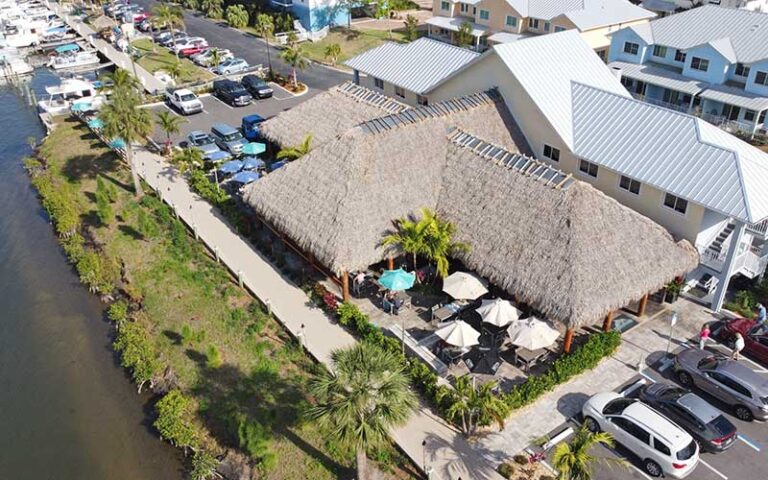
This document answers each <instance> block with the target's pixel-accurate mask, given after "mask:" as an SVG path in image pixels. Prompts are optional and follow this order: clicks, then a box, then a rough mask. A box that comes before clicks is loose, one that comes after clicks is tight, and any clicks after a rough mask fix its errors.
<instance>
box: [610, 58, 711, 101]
mask: <svg viewBox="0 0 768 480" xmlns="http://www.w3.org/2000/svg"><path fill="white" fill-rule="evenodd" d="M608 66H609V67H611V68H616V69H621V74H622V75H623V76H625V77H629V78H632V79H634V80H640V81H641V82H645V83H650V84H652V85H658V86H660V87H665V88H671V89H672V90H677V91H680V92H683V93H687V94H689V95H696V94H697V93H699V92H700V91H702V90H704V89H705V88H706V86H707V83H706V82H700V81H698V80H694V79H692V78H690V77H686V76H685V75H683V74H682V73H679V70H680V69H675V68H674V67H668V66H666V65H659V64H655V63H652V62H646V63H644V64H637V63H629V62H619V61H616V62H611V63H610V64H608Z"/></svg>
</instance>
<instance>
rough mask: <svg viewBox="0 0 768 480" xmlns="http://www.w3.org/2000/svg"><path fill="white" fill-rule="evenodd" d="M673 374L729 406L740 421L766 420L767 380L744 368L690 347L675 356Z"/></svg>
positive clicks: (681, 380) (767, 409) (732, 361)
mask: <svg viewBox="0 0 768 480" xmlns="http://www.w3.org/2000/svg"><path fill="white" fill-rule="evenodd" d="M675 372H676V374H677V378H678V380H680V383H682V384H683V385H685V386H686V387H693V386H696V387H698V388H700V389H701V390H703V391H705V392H707V393H709V394H711V395H712V396H713V397H715V398H717V399H719V400H722V401H723V402H725V403H727V404H728V405H731V406H732V407H733V413H734V415H736V417H737V418H739V419H740V420H744V421H746V422H749V421H751V420H753V419H758V420H768V379H766V378H765V377H763V376H761V375H760V374H758V373H755V372H754V371H753V370H752V369H751V368H749V367H747V366H746V365H744V364H742V363H739V362H737V361H735V360H729V359H726V358H724V357H722V356H715V355H712V354H711V353H710V352H707V351H702V350H697V349H693V348H689V349H687V350H684V351H682V352H680V353H679V354H677V357H675Z"/></svg>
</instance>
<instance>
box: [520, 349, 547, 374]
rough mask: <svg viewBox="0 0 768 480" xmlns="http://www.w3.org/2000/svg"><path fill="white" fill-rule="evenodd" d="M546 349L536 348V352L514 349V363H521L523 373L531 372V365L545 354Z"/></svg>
mask: <svg viewBox="0 0 768 480" xmlns="http://www.w3.org/2000/svg"><path fill="white" fill-rule="evenodd" d="M547 353H548V352H547V349H545V348H537V349H536V350H528V349H527V348H523V347H517V348H516V349H515V363H517V364H520V363H522V364H523V365H524V366H525V373H528V372H529V371H530V370H531V365H533V364H534V363H536V361H537V360H539V359H541V358H542V357H544V356H545V355H546V354H547Z"/></svg>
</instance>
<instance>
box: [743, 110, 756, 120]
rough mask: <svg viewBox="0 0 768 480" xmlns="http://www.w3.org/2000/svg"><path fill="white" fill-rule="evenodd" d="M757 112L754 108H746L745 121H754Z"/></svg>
mask: <svg viewBox="0 0 768 480" xmlns="http://www.w3.org/2000/svg"><path fill="white" fill-rule="evenodd" d="M755 115H756V112H755V111H754V110H744V121H746V122H754V121H755Z"/></svg>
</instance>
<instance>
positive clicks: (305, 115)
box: [260, 82, 409, 147]
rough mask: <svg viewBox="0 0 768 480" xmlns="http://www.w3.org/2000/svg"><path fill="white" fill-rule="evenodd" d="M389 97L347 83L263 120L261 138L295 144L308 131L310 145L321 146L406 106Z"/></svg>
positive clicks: (284, 144)
mask: <svg viewBox="0 0 768 480" xmlns="http://www.w3.org/2000/svg"><path fill="white" fill-rule="evenodd" d="M408 108H409V107H408V106H407V105H404V104H402V103H400V102H398V101H396V100H394V99H392V98H390V97H387V96H385V95H382V94H380V93H377V92H374V91H372V90H369V89H367V88H365V87H360V86H358V85H355V84H354V83H351V82H346V83H343V84H341V85H338V86H336V87H334V88H332V89H330V90H329V91H327V92H323V93H321V94H319V95H317V96H316V97H314V98H312V99H310V100H308V101H306V102H304V103H301V104H299V105H297V106H296V107H293V108H292V109H290V110H287V111H285V112H283V113H281V114H280V115H277V116H275V117H274V118H270V119H269V120H267V121H266V122H264V123H263V124H262V125H261V127H260V129H261V133H262V134H263V135H264V137H265V138H266V139H267V140H269V141H271V142H274V143H276V144H278V145H280V146H283V147H286V146H290V145H298V144H300V143H301V142H303V141H304V138H305V137H306V136H307V135H309V134H310V133H311V134H312V146H313V147H317V146H319V145H322V144H324V143H326V142H328V141H329V140H331V139H333V138H335V137H336V136H338V135H340V134H342V133H344V132H346V131H347V130H349V129H350V128H352V127H354V126H355V125H358V124H360V123H362V122H365V121H368V120H371V119H374V118H378V117H381V116H384V115H387V114H391V113H398V112H402V111H403V110H406V109H408Z"/></svg>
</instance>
